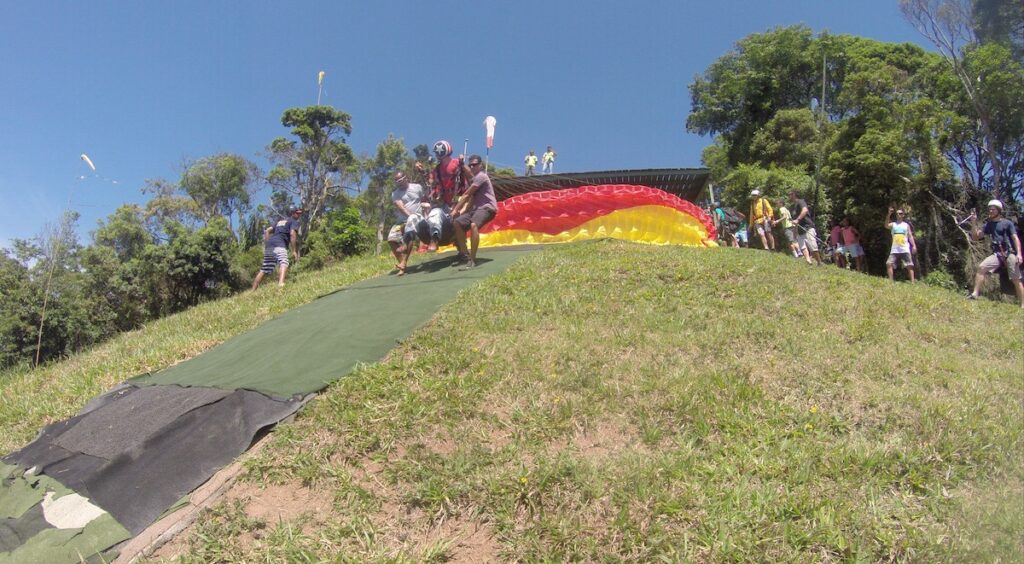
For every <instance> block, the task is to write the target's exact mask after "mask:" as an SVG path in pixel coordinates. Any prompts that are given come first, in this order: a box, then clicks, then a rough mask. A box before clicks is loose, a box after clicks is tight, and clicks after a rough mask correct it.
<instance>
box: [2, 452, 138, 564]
mask: <svg viewBox="0 0 1024 564" xmlns="http://www.w3.org/2000/svg"><path fill="white" fill-rule="evenodd" d="M65 502H67V503H65ZM130 537H131V534H130V533H129V532H128V531H127V530H126V529H125V528H124V527H122V526H121V525H120V524H119V523H118V522H117V521H115V520H114V518H113V517H111V516H110V514H109V513H107V512H105V511H102V510H101V509H100V508H98V507H96V506H95V505H93V504H91V503H89V500H88V499H86V498H85V497H83V496H80V495H77V494H75V492H73V491H71V490H69V489H68V488H66V487H64V486H63V485H62V484H60V483H59V482H57V481H56V480H54V479H52V478H50V477H47V476H42V475H33V474H26V473H25V469H24V468H20V467H15V466H9V465H6V464H3V463H0V564H4V563H7V562H12V563H15V562H17V563H23V562H82V561H99V560H102V559H103V558H101V556H100V555H101V554H102V553H104V552H105V551H106V550H107V549H109V548H110V547H112V546H114V545H116V544H118V543H119V542H121V541H124V540H127V539H128V538H130Z"/></svg>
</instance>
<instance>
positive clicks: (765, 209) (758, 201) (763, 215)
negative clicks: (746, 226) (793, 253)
mask: <svg viewBox="0 0 1024 564" xmlns="http://www.w3.org/2000/svg"><path fill="white" fill-rule="evenodd" d="M750 198H751V201H750V215H749V216H748V217H749V218H750V224H751V225H750V226H751V228H752V229H753V230H755V231H756V232H757V236H758V237H760V238H761V248H763V249H765V250H769V251H771V250H774V249H775V236H774V235H772V227H773V226H774V225H775V221H774V220H775V211H774V210H773V209H772V205H771V204H770V203H769V202H768V198H765V197H763V196H761V191H760V190H757V189H754V190H751V191H750Z"/></svg>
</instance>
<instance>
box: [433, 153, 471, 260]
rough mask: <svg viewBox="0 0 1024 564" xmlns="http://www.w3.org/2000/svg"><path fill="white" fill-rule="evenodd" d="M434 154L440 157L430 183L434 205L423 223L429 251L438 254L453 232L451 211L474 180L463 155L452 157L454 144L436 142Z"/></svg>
mask: <svg viewBox="0 0 1024 564" xmlns="http://www.w3.org/2000/svg"><path fill="white" fill-rule="evenodd" d="M434 155H435V156H436V157H437V166H435V167H434V169H433V170H432V171H430V176H429V178H428V181H427V183H428V185H429V186H430V187H431V191H430V200H431V203H430V205H429V206H428V207H427V208H428V210H429V211H428V212H427V218H426V220H424V221H425V225H424V227H425V228H426V229H424V230H425V231H428V232H429V234H430V243H429V247H428V249H429V250H430V251H436V250H437V247H438V245H439V244H443V243H446V242H447V241H444V239H445V235H446V232H449V231H451V227H450V226H451V211H452V208H453V207H454V206H455V204H456V202H457V201H458V197H459V195H460V194H461V193H462V191H463V190H465V188H466V185H467V183H468V179H469V178H470V177H471V174H470V172H469V169H467V168H466V166H465V165H464V163H463V162H462V155H459V157H458V158H454V157H453V156H452V144H451V143H449V142H448V141H446V140H444V139H442V140H440V141H438V142H437V143H434ZM420 170H421V168H420ZM446 228H447V229H446Z"/></svg>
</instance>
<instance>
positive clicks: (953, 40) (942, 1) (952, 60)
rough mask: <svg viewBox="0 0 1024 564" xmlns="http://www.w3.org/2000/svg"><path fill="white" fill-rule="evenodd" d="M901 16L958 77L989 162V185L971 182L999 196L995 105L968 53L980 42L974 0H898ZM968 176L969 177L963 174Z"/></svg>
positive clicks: (1000, 179) (1000, 181) (1000, 170)
mask: <svg viewBox="0 0 1024 564" xmlns="http://www.w3.org/2000/svg"><path fill="white" fill-rule="evenodd" d="M900 9H901V10H902V11H903V15H904V17H905V18H906V19H907V21H908V22H910V24H911V25H913V26H914V27H915V28H916V29H917V31H918V32H919V33H921V35H923V36H924V37H925V38H927V39H928V40H929V41H930V42H931V43H932V44H933V45H935V47H936V48H937V49H938V50H939V53H940V54H941V55H942V57H943V58H944V59H946V62H947V63H949V65H950V66H951V67H952V69H953V73H954V75H955V76H956V77H957V79H958V80H959V81H960V86H961V87H962V88H963V93H964V95H965V96H966V97H967V100H968V102H969V103H970V105H971V108H972V109H973V113H974V116H973V117H974V118H976V119H977V120H978V125H979V129H980V134H981V140H982V144H983V147H984V153H983V155H981V156H982V158H983V161H984V162H986V163H987V164H988V165H989V166H991V172H992V179H991V185H990V186H988V187H986V186H981V185H978V186H974V188H977V189H986V188H988V191H991V192H992V195H993V196H994V197H995V198H999V197H1000V195H1001V194H1002V193H1003V192H1004V186H1003V160H1002V158H1001V155H1000V150H999V143H998V140H997V138H996V133H995V127H994V118H995V116H994V115H993V113H994V111H993V110H994V108H993V107H992V106H991V104H990V103H989V100H988V99H987V97H986V95H985V93H984V91H985V90H986V89H987V88H990V87H991V86H990V85H988V84H986V82H987V81H983V80H982V77H981V76H980V75H977V74H975V73H973V72H971V65H970V63H969V62H968V60H967V59H968V54H969V52H970V51H971V49H973V48H974V47H976V46H977V45H978V44H979V43H980V42H979V41H978V38H977V36H976V35H975V30H976V28H975V21H976V20H975V16H974V2H973V1H972V0H900ZM966 178H968V179H970V177H966Z"/></svg>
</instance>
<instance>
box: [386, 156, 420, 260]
mask: <svg viewBox="0 0 1024 564" xmlns="http://www.w3.org/2000/svg"><path fill="white" fill-rule="evenodd" d="M423 196H424V190H423V186H421V185H419V184H415V183H412V182H409V178H408V177H407V176H406V175H405V173H404V172H402V171H398V172H396V173H395V191H394V192H392V193H391V201H392V202H393V203H394V204H395V218H394V221H395V224H394V226H393V227H392V228H391V231H390V232H389V233H388V245H390V246H391V253H392V254H393V255H395V260H397V261H398V263H396V264H395V269H397V270H398V275H399V276H403V275H405V268H406V265H407V264H408V262H409V256H410V255H411V254H412V250H413V245H414V243H415V241H416V240H417V237H416V226H417V225H418V224H419V222H420V221H421V220H422V219H423V216H422V215H421V214H422V209H421V206H422V204H421V202H422V200H423Z"/></svg>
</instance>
